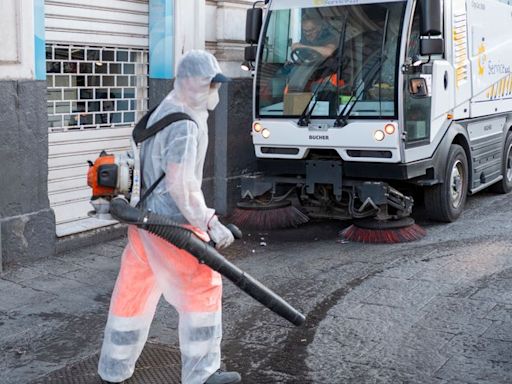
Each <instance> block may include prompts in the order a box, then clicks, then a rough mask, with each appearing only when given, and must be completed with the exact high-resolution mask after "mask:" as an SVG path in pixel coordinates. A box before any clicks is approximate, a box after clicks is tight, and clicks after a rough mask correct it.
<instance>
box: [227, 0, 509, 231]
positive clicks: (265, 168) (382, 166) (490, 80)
mask: <svg viewBox="0 0 512 384" xmlns="http://www.w3.org/2000/svg"><path fill="white" fill-rule="evenodd" d="M246 41H247V43H250V44H251V46H248V47H247V48H246V50H245V58H246V62H245V63H244V66H245V68H246V69H249V70H252V71H253V74H254V108H253V113H254V123H253V125H252V139H253V143H254V149H255V153H256V157H257V159H258V173H255V174H252V175H248V176H247V177H245V178H244V179H243V182H242V200H241V201H240V203H239V204H238V207H237V211H236V213H235V216H236V217H237V218H238V222H239V223H240V224H242V225H244V224H255V225H263V226H265V225H267V226H272V225H273V224H276V223H277V224H279V225H294V224H298V223H300V222H302V221H305V217H304V214H305V215H306V216H308V217H326V218H337V219H352V220H354V221H355V223H356V225H361V226H363V227H369V228H370V229H376V228H378V229H383V228H384V229H385V228H403V227H409V226H411V225H412V224H413V221H412V219H410V217H409V215H410V214H411V212H412V208H413V204H414V200H413V198H414V197H415V198H416V199H418V196H421V199H422V200H424V202H425V207H426V211H427V213H428V215H429V216H430V218H432V219H434V220H438V221H444V222H452V221H454V220H456V219H457V218H458V217H459V216H460V214H461V212H462V211H463V208H464V204H465V202H466V196H467V195H468V194H474V193H476V192H478V191H481V190H482V189H484V188H487V187H492V188H493V189H495V190H496V191H497V192H500V193H507V192H509V191H510V190H511V189H512V151H511V147H512V73H511V68H512V1H511V0H404V1H396V0H393V1H391V0H379V1H376V0H271V1H264V2H256V3H255V5H254V7H253V8H252V9H249V10H248V14H247V25H246ZM292 203H293V205H295V206H299V208H300V211H301V213H297V212H298V211H294V208H293V206H292Z"/></svg>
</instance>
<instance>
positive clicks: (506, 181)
mask: <svg viewBox="0 0 512 384" xmlns="http://www.w3.org/2000/svg"><path fill="white" fill-rule="evenodd" d="M501 174H502V175H503V179H502V180H501V181H498V182H497V183H496V184H494V185H493V186H492V187H491V188H492V190H493V191H494V192H497V193H509V192H510V191H512V132H509V133H507V139H506V140H505V148H504V151H503V162H502V165H501Z"/></svg>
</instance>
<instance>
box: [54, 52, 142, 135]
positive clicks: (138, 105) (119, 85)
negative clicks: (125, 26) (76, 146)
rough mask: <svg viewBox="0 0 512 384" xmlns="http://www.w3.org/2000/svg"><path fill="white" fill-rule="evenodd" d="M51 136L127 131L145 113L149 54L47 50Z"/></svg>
mask: <svg viewBox="0 0 512 384" xmlns="http://www.w3.org/2000/svg"><path fill="white" fill-rule="evenodd" d="M46 78H47V82H48V127H49V130H50V132H58V131H67V130H80V129H95V128H103V127H115V126H127V125H133V124H134V123H135V122H137V121H138V120H139V119H140V118H141V117H142V116H143V115H144V113H145V112H146V111H147V103H148V96H147V94H148V91H147V87H148V80H147V78H148V52H147V50H143V49H135V48H105V47H85V46H69V45H58V44H47V45H46Z"/></svg>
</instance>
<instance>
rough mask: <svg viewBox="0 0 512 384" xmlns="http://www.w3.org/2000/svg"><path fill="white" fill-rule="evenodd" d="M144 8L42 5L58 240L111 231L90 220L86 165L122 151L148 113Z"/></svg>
mask: <svg viewBox="0 0 512 384" xmlns="http://www.w3.org/2000/svg"><path fill="white" fill-rule="evenodd" d="M148 18H149V5H148V0H144V1H142V0H141V1H136V0H129V1H128V0H88V1H87V2H84V1H83V0H46V1H45V28H46V42H47V45H46V63H47V81H48V127H49V128H48V129H49V175H48V196H49V199H50V205H51V207H52V208H53V209H54V211H55V216H56V221H57V229H56V232H57V236H65V235H69V234H73V233H78V232H82V231H85V230H89V229H93V228H98V227H101V226H105V225H110V224H112V222H109V221H104V220H97V219H92V218H89V217H88V215H87V212H88V211H90V210H91V209H92V207H91V206H90V205H89V198H90V190H89V188H88V187H87V184H86V173H87V168H88V165H87V160H94V159H95V158H96V157H97V156H98V154H99V152H100V151H101V150H103V149H105V150H106V151H107V152H114V153H119V152H122V151H125V150H126V149H128V148H129V136H130V134H131V131H132V128H133V126H134V123H135V122H136V121H137V120H138V119H139V118H140V117H141V116H142V115H143V114H144V113H145V112H146V110H147V84H148V80H147V77H148Z"/></svg>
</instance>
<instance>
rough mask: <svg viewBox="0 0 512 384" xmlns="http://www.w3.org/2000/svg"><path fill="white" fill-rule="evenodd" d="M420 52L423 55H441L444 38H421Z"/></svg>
mask: <svg viewBox="0 0 512 384" xmlns="http://www.w3.org/2000/svg"><path fill="white" fill-rule="evenodd" d="M420 52H421V54H422V55H423V56H430V55H442V54H443V53H444V39H443V38H434V39H421V40H420Z"/></svg>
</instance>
